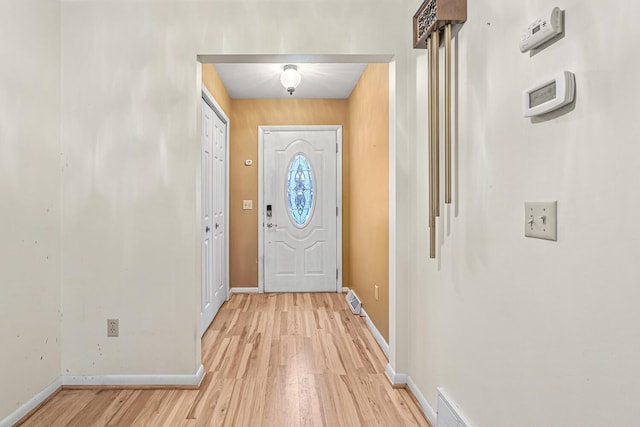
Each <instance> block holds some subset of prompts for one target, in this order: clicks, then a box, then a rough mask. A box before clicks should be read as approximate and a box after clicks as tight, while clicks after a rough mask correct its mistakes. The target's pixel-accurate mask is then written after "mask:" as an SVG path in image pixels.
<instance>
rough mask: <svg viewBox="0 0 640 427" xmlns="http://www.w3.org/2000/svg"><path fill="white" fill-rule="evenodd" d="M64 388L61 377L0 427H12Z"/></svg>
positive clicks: (1, 423)
mask: <svg viewBox="0 0 640 427" xmlns="http://www.w3.org/2000/svg"><path fill="white" fill-rule="evenodd" d="M61 386H62V381H61V380H60V377H58V378H56V380H55V381H54V382H52V383H51V384H49V385H48V386H46V387H45V388H44V390H42V391H41V392H40V393H38V394H36V395H35V396H33V397H32V398H31V399H30V400H29V401H28V402H26V403H25V404H24V405H22V406H21V407H19V408H18V409H16V410H15V411H14V412H13V413H12V414H9V415H8V416H7V417H6V418H5V419H3V420H2V421H0V427H11V426H12V425H14V424H15V423H17V422H18V421H20V420H21V419H22V418H24V416H25V415H27V414H28V413H29V412H31V411H33V410H34V409H36V408H37V407H38V405H40V404H41V403H42V402H44V401H45V400H47V398H48V397H49V396H51V395H52V394H53V393H55V392H56V391H58V389H59V388H60V387H61Z"/></svg>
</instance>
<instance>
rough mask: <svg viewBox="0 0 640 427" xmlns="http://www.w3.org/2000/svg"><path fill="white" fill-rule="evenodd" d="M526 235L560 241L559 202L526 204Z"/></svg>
mask: <svg viewBox="0 0 640 427" xmlns="http://www.w3.org/2000/svg"><path fill="white" fill-rule="evenodd" d="M524 235H525V236H526V237H534V238H537V239H546V240H553V241H557V240H558V202H557V201H554V202H524Z"/></svg>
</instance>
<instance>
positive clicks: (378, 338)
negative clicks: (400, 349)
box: [360, 308, 389, 360]
mask: <svg viewBox="0 0 640 427" xmlns="http://www.w3.org/2000/svg"><path fill="white" fill-rule="evenodd" d="M360 313H361V314H362V315H363V316H364V320H365V322H366V323H367V326H368V327H369V330H371V333H372V334H373V337H374V338H375V339H376V342H377V343H378V345H379V346H380V348H381V349H382V352H383V353H384V355H385V356H387V360H389V344H387V342H386V341H385V340H384V337H383V336H382V334H381V333H380V331H379V330H378V328H376V325H374V324H373V322H372V321H371V318H370V317H369V315H368V314H367V312H366V311H365V310H364V308H363V309H361V310H360Z"/></svg>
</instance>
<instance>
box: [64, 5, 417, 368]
mask: <svg viewBox="0 0 640 427" xmlns="http://www.w3.org/2000/svg"><path fill="white" fill-rule="evenodd" d="M410 6H411V5H408V4H406V2H405V1H402V0H393V1H389V0H377V1H369V0H368V1H364V0H362V1H354V0H350V1H344V0H341V1H313V2H311V1H303V2H300V1H293V0H292V1H281V2H264V1H258V0H245V1H210V2H183V1H175V2H162V3H160V2H157V3H156V2H114V1H91V2H72V1H68V2H67V1H63V2H62V46H63V52H62V94H63V103H62V107H63V118H62V146H63V151H64V156H65V169H64V174H63V206H64V223H63V242H64V243H63V266H64V268H63V275H62V277H63V291H64V303H63V305H64V320H63V330H64V347H63V369H62V371H63V374H65V375H99V374H171V373H179V374H185V373H187V374H188V373H194V372H195V370H196V369H197V367H198V365H199V363H200V347H199V346H200V344H199V339H198V325H199V318H198V308H199V298H200V290H199V286H200V249H199V236H198V230H199V225H198V224H197V218H198V217H199V209H198V206H199V205H198V203H199V200H198V197H199V196H198V191H197V187H196V183H197V182H199V170H198V165H199V143H200V142H199V137H198V129H197V120H196V117H197V106H198V104H199V103H198V97H199V94H198V91H197V66H196V65H197V64H196V55H197V54H251V53H254V54H264V53H268V54H295V53H303V54H395V55H396V61H397V63H396V70H397V73H398V76H399V78H398V85H397V104H398V112H397V122H398V130H397V133H396V138H397V145H398V159H399V163H398V166H397V169H396V172H397V177H396V180H397V181H398V185H399V186H402V187H404V188H406V187H407V185H408V180H409V175H410V173H409V172H410V171H409V170H408V168H410V167H411V166H412V164H411V158H412V157H411V150H412V148H411V147H412V146H413V142H414V138H413V137H412V132H413V130H412V128H411V126H409V123H411V118H412V114H413V113H412V112H411V111H412V107H411V105H412V102H411V99H413V98H412V96H410V94H411V93H413V84H414V83H413V82H414V80H415V78H414V77H412V76H413V73H414V71H413V66H412V61H414V57H415V56H416V55H417V53H416V52H414V51H413V50H412V49H411V44H410V41H411V26H410V23H411V21H410V17H411V13H412V12H411V11H410V10H409V9H410ZM409 197H410V195H409V194H407V193H406V192H403V193H402V194H400V195H399V196H398V201H399V204H400V205H401V206H402V212H401V213H399V220H398V224H399V225H398V226H397V227H398V229H397V232H396V234H397V235H398V236H399V238H398V239H399V240H398V242H399V243H398V251H397V254H396V258H397V262H396V263H397V269H398V272H399V273H398V277H399V279H400V280H399V283H401V284H402V286H405V284H406V282H407V280H406V278H407V274H408V256H407V249H408V241H407V236H408V235H409V233H408V228H407V226H408V221H406V220H405V219H404V218H405V216H404V215H406V214H405V213H404V212H406V209H405V206H406V203H407V200H408V199H409ZM405 294H406V292H405ZM398 300H399V301H402V299H401V298H399V299H398ZM392 313H393V312H392ZM110 317H118V318H120V329H121V337H120V338H118V339H109V340H107V339H106V337H105V319H107V318H110ZM394 327H395V331H396V332H394V331H391V336H392V338H391V341H392V342H402V336H401V335H402V333H404V332H403V331H406V329H407V328H406V323H403V322H402V321H399V322H396V325H395V326H394ZM398 332H400V333H398ZM394 334H395V335H394ZM392 352H393V358H394V363H398V364H399V365H400V366H401V368H402V363H403V361H402V359H401V356H402V354H400V355H396V354H395V351H394V350H392ZM396 359H397V360H396ZM405 364H406V363H405Z"/></svg>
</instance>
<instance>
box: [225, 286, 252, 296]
mask: <svg viewBox="0 0 640 427" xmlns="http://www.w3.org/2000/svg"><path fill="white" fill-rule="evenodd" d="M257 293H258V288H257V287H255V288H229V294H257Z"/></svg>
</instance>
